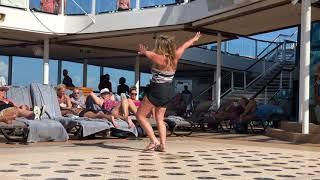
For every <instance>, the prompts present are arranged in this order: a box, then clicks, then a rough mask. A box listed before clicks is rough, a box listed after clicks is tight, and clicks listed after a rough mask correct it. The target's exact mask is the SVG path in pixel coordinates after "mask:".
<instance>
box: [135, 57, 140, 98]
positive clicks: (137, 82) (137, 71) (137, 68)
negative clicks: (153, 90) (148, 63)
mask: <svg viewBox="0 0 320 180" xmlns="http://www.w3.org/2000/svg"><path fill="white" fill-rule="evenodd" d="M134 84H135V87H136V88H137V94H138V95H137V100H138V99H139V90H140V56H137V57H136V64H135V66H134Z"/></svg>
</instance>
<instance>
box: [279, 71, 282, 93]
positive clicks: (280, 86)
mask: <svg viewBox="0 0 320 180" xmlns="http://www.w3.org/2000/svg"><path fill="white" fill-rule="evenodd" d="M279 88H280V89H282V71H281V73H280V85H279Z"/></svg>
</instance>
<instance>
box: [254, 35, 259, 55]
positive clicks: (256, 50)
mask: <svg viewBox="0 0 320 180" xmlns="http://www.w3.org/2000/svg"><path fill="white" fill-rule="evenodd" d="M254 56H255V58H256V59H257V58H258V41H257V40H255V55H254Z"/></svg>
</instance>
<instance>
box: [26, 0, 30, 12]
mask: <svg viewBox="0 0 320 180" xmlns="http://www.w3.org/2000/svg"><path fill="white" fill-rule="evenodd" d="M26 9H27V11H30V0H26Z"/></svg>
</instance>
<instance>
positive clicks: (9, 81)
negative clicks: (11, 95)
mask: <svg viewBox="0 0 320 180" xmlns="http://www.w3.org/2000/svg"><path fill="white" fill-rule="evenodd" d="M8 85H12V56H9V62H8Z"/></svg>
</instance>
